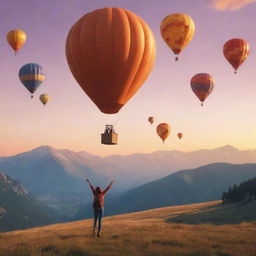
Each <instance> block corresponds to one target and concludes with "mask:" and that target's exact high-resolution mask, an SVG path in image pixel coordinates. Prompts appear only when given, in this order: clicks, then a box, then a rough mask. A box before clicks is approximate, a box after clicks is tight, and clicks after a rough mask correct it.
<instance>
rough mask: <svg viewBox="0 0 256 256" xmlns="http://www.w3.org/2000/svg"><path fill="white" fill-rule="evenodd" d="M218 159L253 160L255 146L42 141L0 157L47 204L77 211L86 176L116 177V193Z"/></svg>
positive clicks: (86, 197)
mask: <svg viewBox="0 0 256 256" xmlns="http://www.w3.org/2000/svg"><path fill="white" fill-rule="evenodd" d="M214 162H228V163H236V164H240V163H254V162H256V150H246V151H241V150H238V149H236V148H234V147H231V146H225V147H221V148H217V149H212V150H197V151H192V152H180V151H156V152H153V153H150V154H133V155H128V156H121V155H113V156H108V157H100V156H95V155H92V154H89V153H87V152H84V151H81V152H73V151H71V150H58V149H54V148H52V147H49V146H41V147H38V148H36V149H33V150H31V151H28V152H24V153H21V154H18V155H15V156H9V157H0V170H2V171H3V172H4V173H6V174H7V175H9V176H11V177H13V178H15V179H17V180H19V181H20V182H21V183H23V184H24V186H25V187H26V188H27V189H28V191H29V192H30V193H31V194H32V195H33V196H35V197H36V198H37V199H39V200H40V201H42V202H43V203H45V204H46V205H48V206H50V207H52V208H54V209H56V210H57V211H58V212H59V213H61V214H65V215H66V216H68V217H72V216H74V215H75V214H76V212H77V210H78V209H79V208H80V205H81V204H86V203H87V202H89V201H90V199H91V192H90V191H89V187H88V185H87V184H86V182H85V179H86V178H89V179H90V180H91V181H92V183H93V184H94V185H100V186H102V187H105V186H107V184H108V183H109V182H110V181H111V180H112V179H114V180H115V183H114V186H113V189H111V191H110V192H109V193H110V196H115V195H119V194H121V193H123V192H125V191H128V190H129V189H133V188H135V187H138V186H140V185H142V184H145V183H148V182H151V181H153V180H157V179H159V178H162V177H164V176H167V175H170V174H171V173H174V172H176V171H178V170H182V169H188V168H189V169H190V168H195V167H199V166H202V165H205V164H209V163H214Z"/></svg>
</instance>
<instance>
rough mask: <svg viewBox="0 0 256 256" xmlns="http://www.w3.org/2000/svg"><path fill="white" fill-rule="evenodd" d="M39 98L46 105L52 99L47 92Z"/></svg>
mask: <svg viewBox="0 0 256 256" xmlns="http://www.w3.org/2000/svg"><path fill="white" fill-rule="evenodd" d="M39 99H40V101H41V102H42V103H43V104H44V105H46V103H47V102H48V101H49V100H50V97H49V96H48V95H47V94H41V95H40V97H39Z"/></svg>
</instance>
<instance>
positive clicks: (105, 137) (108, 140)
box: [101, 125, 118, 145]
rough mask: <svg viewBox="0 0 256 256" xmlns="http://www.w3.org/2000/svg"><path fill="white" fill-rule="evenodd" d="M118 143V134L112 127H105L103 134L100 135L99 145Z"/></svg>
mask: <svg viewBox="0 0 256 256" xmlns="http://www.w3.org/2000/svg"><path fill="white" fill-rule="evenodd" d="M117 143H118V134H117V133H115V131H114V126H113V125H106V128H105V131H104V133H102V134H101V144H104V145H116V144H117Z"/></svg>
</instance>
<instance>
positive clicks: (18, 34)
mask: <svg viewBox="0 0 256 256" xmlns="http://www.w3.org/2000/svg"><path fill="white" fill-rule="evenodd" d="M26 40H27V36H26V33H25V32H24V31H23V30H11V31H9V32H8V34H7V41H8V43H9V45H10V46H11V47H12V49H13V50H14V51H15V55H16V53H17V51H18V50H19V49H20V48H21V47H22V46H23V45H24V44H25V42H26Z"/></svg>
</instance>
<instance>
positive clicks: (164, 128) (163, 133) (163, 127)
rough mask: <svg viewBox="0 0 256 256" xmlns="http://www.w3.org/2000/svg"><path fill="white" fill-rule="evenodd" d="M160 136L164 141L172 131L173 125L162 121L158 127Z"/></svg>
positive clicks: (157, 130)
mask: <svg viewBox="0 0 256 256" xmlns="http://www.w3.org/2000/svg"><path fill="white" fill-rule="evenodd" d="M156 132H157V134H158V136H159V137H160V138H161V139H162V141H163V143H164V141H165V140H166V138H167V137H168V136H169V134H170V132H171V127H170V125H169V124H167V123H161V124H159V125H158V126H157V127H156Z"/></svg>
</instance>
